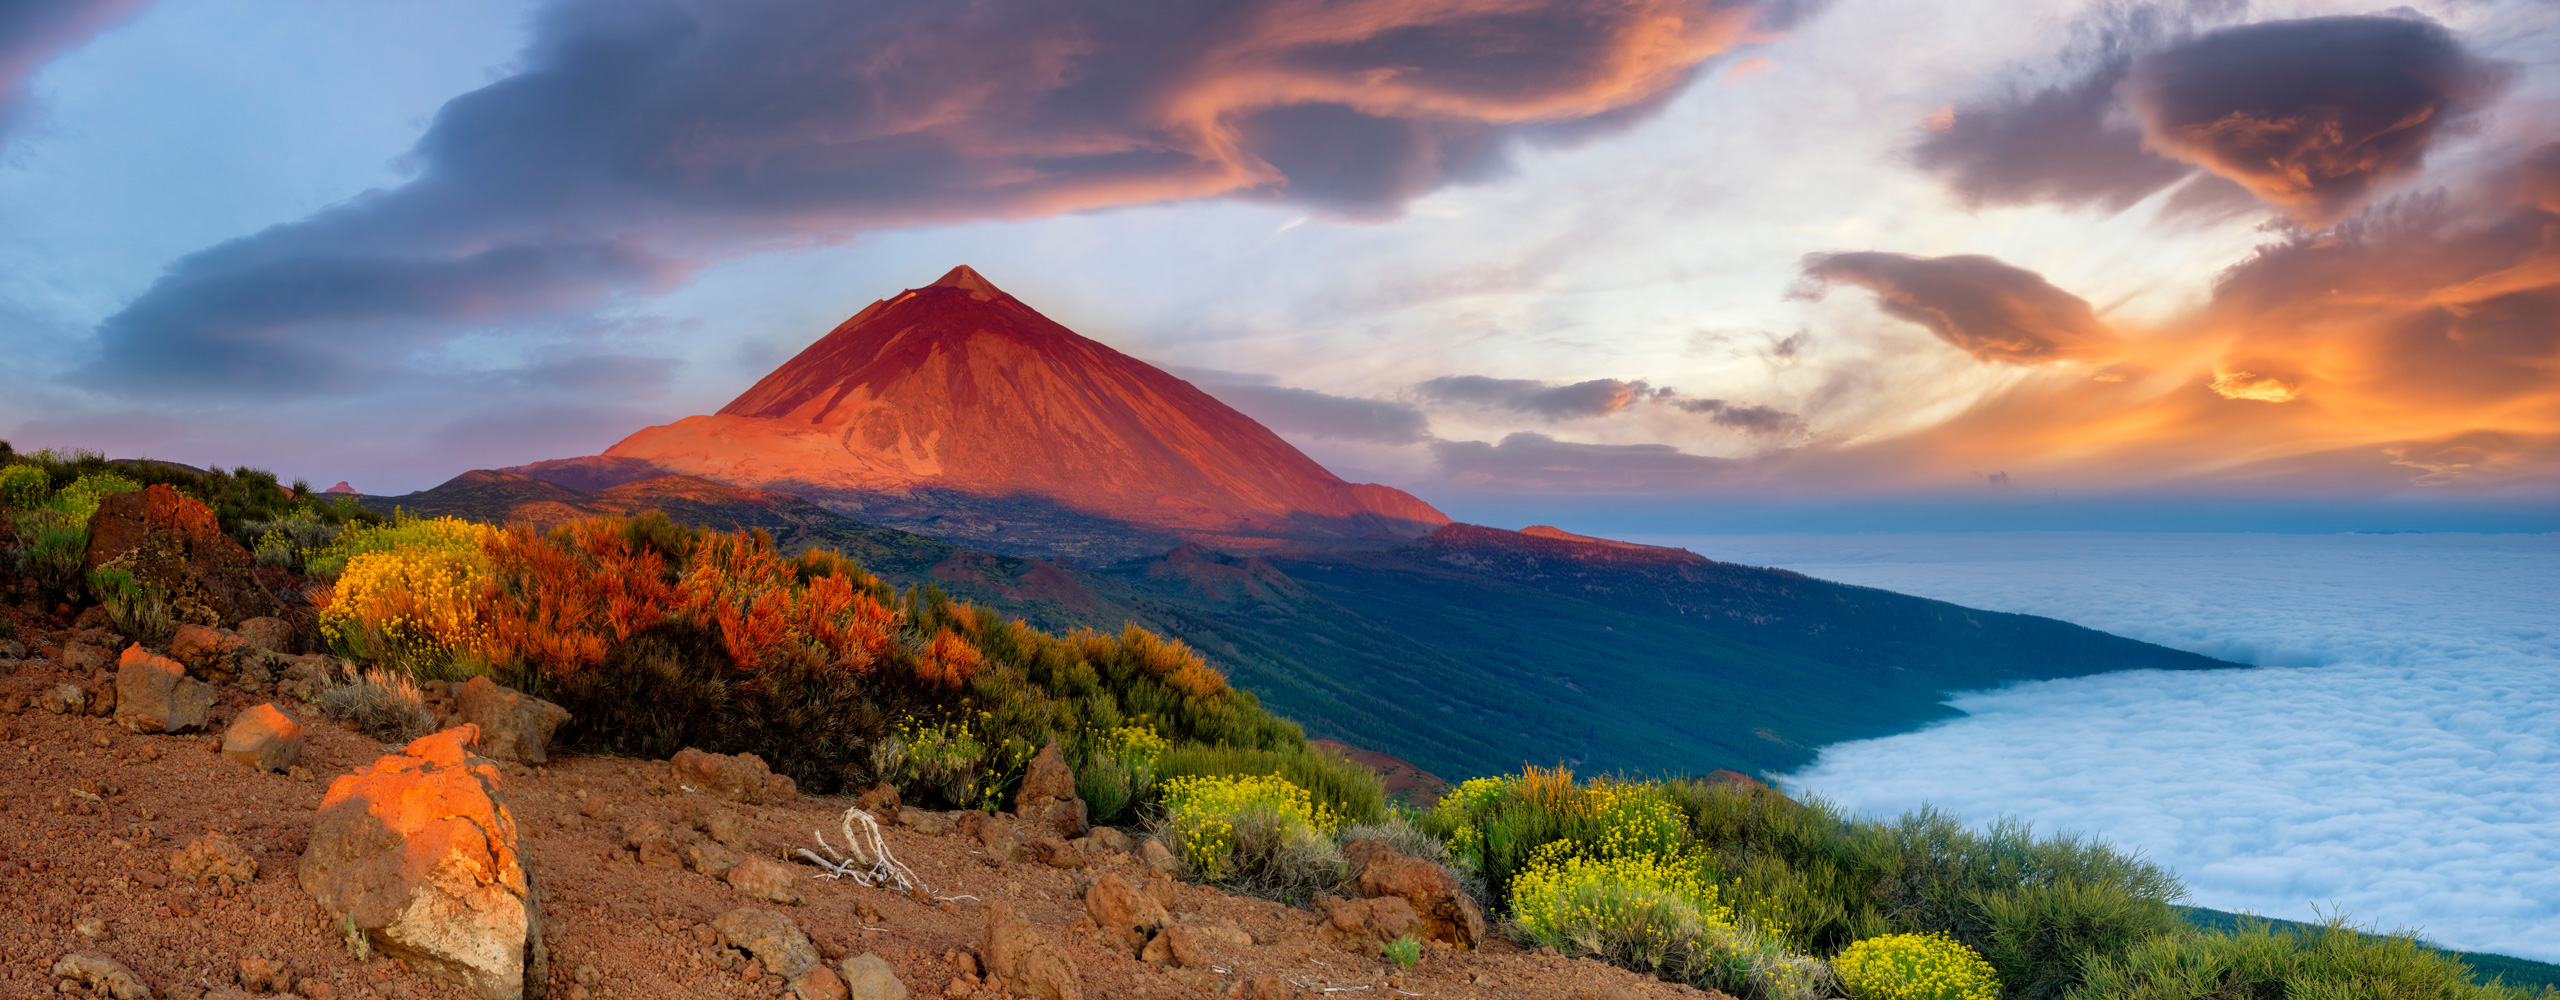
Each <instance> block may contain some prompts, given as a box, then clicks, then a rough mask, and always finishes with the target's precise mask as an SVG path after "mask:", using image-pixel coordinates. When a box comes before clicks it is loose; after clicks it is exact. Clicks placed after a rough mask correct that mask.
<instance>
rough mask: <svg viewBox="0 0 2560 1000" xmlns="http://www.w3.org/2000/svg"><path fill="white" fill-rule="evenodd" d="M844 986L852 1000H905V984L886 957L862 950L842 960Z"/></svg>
mask: <svg viewBox="0 0 2560 1000" xmlns="http://www.w3.org/2000/svg"><path fill="white" fill-rule="evenodd" d="M842 978H843V980H844V988H845V992H846V994H847V995H848V996H850V997H851V998H852V1000H907V984H905V983H902V982H899V981H898V974H897V973H896V972H893V971H891V970H890V968H889V963H888V961H887V960H886V959H883V958H881V957H880V956H878V955H874V954H872V953H870V952H867V951H866V952H863V953H862V954H860V955H857V956H855V957H852V958H848V959H845V960H844V975H843V977H842Z"/></svg>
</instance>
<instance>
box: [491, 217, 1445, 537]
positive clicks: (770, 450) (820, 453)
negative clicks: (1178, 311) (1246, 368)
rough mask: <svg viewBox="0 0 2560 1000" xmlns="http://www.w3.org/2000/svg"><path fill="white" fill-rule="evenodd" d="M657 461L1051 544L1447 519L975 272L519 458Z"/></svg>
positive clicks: (920, 522) (581, 463) (633, 465)
mask: <svg viewBox="0 0 2560 1000" xmlns="http://www.w3.org/2000/svg"><path fill="white" fill-rule="evenodd" d="M657 470H663V471H664V472H673V473H680V474H684V475H693V476H700V477H703V478H705V479H710V480H714V481H717V482H723V483H729V484H732V485H737V486H748V487H755V488H759V489H769V490H777V491H780V492H785V493H792V494H796V495H799V496H802V497H804V498H807V499H808V500H810V501H812V502H815V503H818V504H820V505H822V506H827V507H831V508H834V509H836V510H838V511H839V512H842V513H845V514H848V515H850V516H854V517H857V518H860V519H862V520H866V521H871V522H874V523H880V524H888V525H894V526H899V527H906V528H908V529H909V530H915V531H920V532H923V533H926V534H932V535H937V536H941V537H946V538H954V539H962V538H965V539H968V540H970V541H972V542H976V543H980V544H982V545H985V546H987V547H991V548H999V549H1006V550H1012V551H1028V552H1036V553H1039V554H1069V555H1084V556H1089V557H1115V558H1116V557H1119V556H1125V555H1136V554H1142V553H1147V552H1160V551H1162V550H1163V549H1164V548H1166V547H1169V545H1168V544H1167V543H1169V542H1172V541H1186V540H1187V541H1199V542H1203V543H1207V544H1210V545H1212V546H1215V547H1219V548H1227V549H1247V550H1250V549H1262V548H1277V547H1285V546H1288V545H1290V544H1292V543H1327V542H1331V543H1339V542H1347V541H1355V540H1361V539H1375V540H1393V539H1403V538H1411V537H1417V536H1419V535H1422V534H1424V533H1426V532H1428V531H1430V530H1431V529H1432V528H1434V527H1437V526H1439V525H1443V524H1447V523H1449V518H1448V517H1447V516H1446V515H1444V514H1442V513H1440V512H1439V511H1437V510H1434V509H1432V507H1431V506H1430V505H1429V504H1426V503H1423V502H1422V501H1420V500H1418V499H1415V498H1414V497H1412V496H1411V495H1408V494H1406V493H1404V492H1402V491H1400V490H1396V489H1392V488H1389V487H1385V486H1378V485H1374V484H1366V483H1362V484H1354V483H1347V482H1344V481H1342V479H1341V478H1339V477H1337V476H1335V475H1334V474H1333V473H1331V472H1328V471H1326V470H1325V468H1324V467H1323V466H1321V465H1318V464H1316V463H1315V461H1314V460H1312V459H1309V458H1308V457H1307V456H1306V455H1304V454H1302V453H1300V452H1299V451H1298V450H1297V449H1296V448H1294V447H1291V446H1290V445H1289V443H1288V442H1286V441H1283V440H1281V439H1280V437H1279V435H1276V434H1273V433H1271V431H1270V430H1269V429H1267V428H1264V427H1263V426H1262V425H1261V424H1258V423H1255V422H1254V421H1253V420H1252V418H1249V417H1247V416H1245V415H1244V414H1241V413H1238V412H1236V411H1235V410H1233V409H1231V408H1229V407H1228V406H1227V405H1226V404H1224V403H1220V402H1218V401H1217V400H1216V399H1213V398H1211V397H1210V396H1209V395H1208V394H1207V393H1204V392H1201V391H1200V390H1199V389H1196V388H1193V387H1192V385H1191V384H1190V383H1188V382H1185V381H1182V380H1181V379H1178V378H1175V377H1173V376H1171V375H1168V374H1165V373H1164V372H1163V371H1160V370H1158V369H1156V368H1155V367H1154V366H1151V365H1148V364H1146V363H1145V362H1142V361H1139V360H1137V359H1135V358H1132V357H1130V356H1128V355H1126V354H1122V353H1120V352H1118V351H1115V350H1112V349H1111V348H1109V347H1106V346H1103V345H1102V344H1100V343H1097V342H1095V341H1093V340H1091V339H1088V338H1086V337H1083V336H1080V335H1078V334H1077V333H1076V332H1075V331H1073V330H1069V329H1067V328H1066V327H1064V326H1060V325H1058V324H1057V323H1055V322H1052V321H1051V320H1050V319H1049V318H1048V317H1045V316H1042V315H1040V314H1039V313H1038V312H1036V311H1033V310H1032V309H1031V307H1029V306H1026V305H1023V304H1022V303H1021V302H1020V301H1019V300H1017V299H1015V298H1014V297H1013V296H1010V295H1007V294H1005V293H1004V292H1003V291H1001V290H998V289H997V288H996V287H995V286H994V285H993V284H990V283H988V281H987V280H986V279H985V278H982V277H980V276H979V275H978V273H977V272H975V271H972V270H970V269H969V268H967V267H959V268H954V269H952V271H951V273H949V274H947V275H944V276H943V278H942V280H940V281H937V282H934V283H933V284H931V285H928V286H926V287H923V288H917V289H912V290H909V291H906V292H903V293H901V294H899V295H898V296H897V297H895V298H891V299H888V300H885V301H881V302H875V303H872V304H871V305H870V307H868V308H865V309H864V310H862V311H861V312H860V313H857V314H855V315H854V317H853V318H852V319H849V320H846V321H845V322H844V324H843V325H841V326H838V327H836V329H835V330H834V331H833V332H831V333H829V334H827V335H826V336H825V337H823V338H820V339H819V340H818V342H817V343H815V344H812V345H810V346H809V348H808V349H807V350H804V351H802V352H800V354H799V356H798V357H795V358H793V359H791V361H790V362H788V363H786V364H784V365H783V366H782V367H781V368H779V369H776V370H775V371H774V372H773V373H772V374H770V375H767V376H765V377H764V379H763V380H762V381H760V382H757V383H756V385H755V387H754V388H751V389H748V390H747V391H746V393H745V394H744V395H741V396H739V397H738V398H737V399H736V400H734V401H732V402H731V403H730V404H729V405H728V406H726V407H723V408H722V409H721V410H720V412H719V413H716V414H713V415H710V416H697V417H687V418H685V419H683V420H679V421H676V422H675V423H672V424H667V425H664V426H659V427H651V428H648V429H646V430H642V431H640V432H639V433H637V434H633V435H631V436H630V437H628V438H625V439H623V441H622V442H621V443H620V444H617V445H614V446H613V447H612V448H611V449H609V450H607V451H606V452H605V454H604V455H603V456H601V457H600V458H597V459H587V460H577V459H571V460H564V461H555V462H547V463H540V464H539V465H537V466H528V467H524V468H523V469H521V470H519V471H522V472H525V473H526V474H529V475H534V476H537V477H540V478H552V477H554V476H561V475H566V476H572V477H579V478H581V483H580V488H585V489H593V488H596V487H597V486H598V485H604V484H608V483H605V480H613V479H620V478H627V477H629V476H630V475H632V474H634V473H635V472H637V473H645V474H649V475H655V474H659V472H658V471H657ZM600 477H601V478H600ZM588 480H595V481H594V482H589V481H588Z"/></svg>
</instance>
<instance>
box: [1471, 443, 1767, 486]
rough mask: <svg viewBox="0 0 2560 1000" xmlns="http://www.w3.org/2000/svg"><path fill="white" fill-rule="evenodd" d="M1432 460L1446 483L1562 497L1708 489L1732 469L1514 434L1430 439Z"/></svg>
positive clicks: (1639, 448)
mask: <svg viewBox="0 0 2560 1000" xmlns="http://www.w3.org/2000/svg"><path fill="white" fill-rule="evenodd" d="M1431 456H1432V458H1433V459H1434V460H1436V461H1437V462H1438V463H1439V467H1440V475H1441V478H1442V479H1443V480H1445V481H1446V482H1447V483H1448V484H1449V485H1451V486H1455V487H1463V488H1474V489H1491V490H1523V491H1553V492H1560V493H1575V492H1591V491H1609V492H1637V493H1648V492H1662V493H1670V492H1680V491H1685V490H1694V489H1698V488H1701V487H1705V486H1709V485H1712V484H1714V483H1716V482H1717V481H1719V480H1720V479H1723V478H1725V477H1726V476H1727V475H1728V474H1729V473H1731V472H1732V471H1733V469H1734V468H1735V463H1734V462H1733V461H1731V460H1729V459H1721V458H1709V457H1706V456H1702V455H1691V454H1687V453H1685V452H1682V451H1681V450H1679V449H1677V448H1674V447H1672V446H1670V445H1667V444H1582V443H1578V442H1573V441H1558V440H1556V439H1554V438H1552V437H1548V436H1546V435H1544V434H1530V433H1525V432H1523V433H1515V434H1510V435H1506V436H1504V437H1503V439H1502V441H1501V442H1500V443H1498V444H1495V443H1488V442H1484V441H1434V442H1432V444H1431Z"/></svg>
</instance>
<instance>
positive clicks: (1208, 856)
mask: <svg viewBox="0 0 2560 1000" xmlns="http://www.w3.org/2000/svg"><path fill="white" fill-rule="evenodd" d="M1163 796H1164V797H1163V800H1162V801H1163V803H1164V813H1165V827H1166V832H1167V833H1169V834H1170V835H1171V838H1172V840H1173V842H1174V844H1173V846H1174V848H1175V849H1176V850H1177V851H1178V852H1180V854H1181V857H1182V859H1183V861H1184V862H1185V863H1186V864H1187V865H1188V866H1189V867H1190V868H1191V870H1192V871H1193V872H1195V873H1197V874H1198V875H1199V876H1200V877H1201V878H1203V879H1205V880H1208V881H1217V880H1219V879H1221V878H1224V877H1225V876H1227V875H1229V874H1231V873H1232V872H1231V869H1232V868H1234V866H1235V862H1236V860H1237V859H1236V857H1235V855H1236V853H1237V848H1238V847H1239V844H1240V842H1241V841H1242V840H1245V839H1248V838H1250V837H1251V835H1252V834H1253V833H1254V832H1256V831H1255V830H1254V829H1253V828H1269V829H1271V830H1272V831H1275V832H1276V833H1277V835H1278V836H1279V838H1280V839H1281V840H1283V841H1288V842H1309V841H1326V840H1329V839H1330V838H1331V837H1332V836H1333V831H1334V828H1335V827H1336V826H1337V825H1339V820H1338V819H1337V818H1336V817H1335V816H1334V815H1333V814H1332V813H1331V812H1330V811H1328V810H1326V809H1325V808H1324V807H1322V806H1319V805H1317V804H1316V802H1315V797H1314V796H1312V795H1309V794H1307V790H1306V789H1303V788H1300V787H1298V786H1296V785H1293V784H1290V783H1289V782H1288V781H1287V780H1286V779H1284V778H1281V777H1280V776H1278V775H1271V774H1249V775H1213V776H1205V777H1189V778H1175V779H1173V780H1171V781H1167V782H1165V783H1164V790H1163Z"/></svg>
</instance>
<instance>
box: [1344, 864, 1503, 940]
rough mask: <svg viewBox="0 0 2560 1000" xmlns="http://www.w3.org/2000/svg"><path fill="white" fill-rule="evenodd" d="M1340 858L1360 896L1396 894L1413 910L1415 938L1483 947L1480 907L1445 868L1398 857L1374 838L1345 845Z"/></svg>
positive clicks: (1483, 930) (1376, 896) (1482, 921)
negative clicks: (1418, 925)
mask: <svg viewBox="0 0 2560 1000" xmlns="http://www.w3.org/2000/svg"><path fill="white" fill-rule="evenodd" d="M1342 856H1343V857H1344V858H1345V859H1347V860H1349V861H1350V862H1351V867H1352V869H1353V871H1355V872H1357V875H1356V882H1355V884H1357V885H1358V886H1359V888H1360V895H1362V896H1364V897H1367V898H1370V899H1377V898H1379V897H1382V896H1395V897H1398V898H1401V899H1403V900H1404V901H1405V902H1406V903H1408V904H1410V905H1411V906H1412V907H1413V912H1414V915H1415V916H1416V917H1417V918H1419V919H1420V920H1421V929H1420V931H1419V932H1418V936H1420V937H1422V938H1424V939H1426V940H1434V941H1447V942H1449V943H1450V944H1454V945H1457V946H1458V947H1461V948H1475V947H1479V946H1481V945H1483V943H1484V940H1485V927H1484V909H1483V908H1482V907H1479V906H1477V905H1476V900H1475V897H1473V896H1469V895H1467V891H1466V889H1464V888H1462V887H1461V886H1459V885H1458V877H1457V876H1456V875H1454V874H1451V873H1450V871H1449V869H1447V868H1443V867H1441V866H1439V865H1438V864H1434V863H1432V862H1430V861H1426V860H1423V859H1421V858H1415V857H1407V856H1405V855H1403V854H1399V853H1397V852H1396V850H1395V849H1394V848H1392V847H1389V846H1387V842H1386V841H1383V840H1379V839H1376V838H1373V837H1371V838H1362V839H1359V840H1354V841H1352V842H1350V843H1348V844H1344V845H1343V846H1342Z"/></svg>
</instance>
